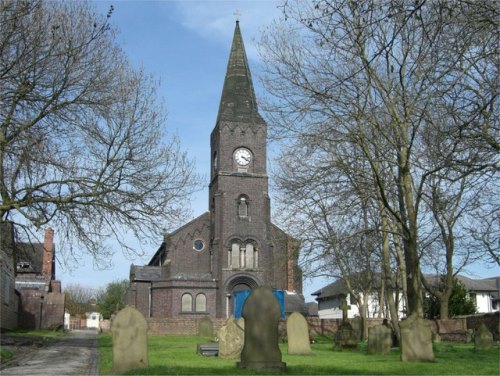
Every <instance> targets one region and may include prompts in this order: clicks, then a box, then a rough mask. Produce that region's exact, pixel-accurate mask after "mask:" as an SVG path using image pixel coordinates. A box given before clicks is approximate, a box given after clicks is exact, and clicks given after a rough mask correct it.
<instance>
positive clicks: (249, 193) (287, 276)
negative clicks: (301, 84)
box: [127, 21, 305, 319]
mask: <svg viewBox="0 0 500 376" xmlns="http://www.w3.org/2000/svg"><path fill="white" fill-rule="evenodd" d="M266 143H267V126H266V123H265V121H264V120H263V118H262V117H261V116H260V114H259V112H258V109H257V101H256V97H255V92H254V88H253V83H252V77H251V74H250V69H249V65H248V60H247V56H246V52H245V47H244V44H243V39H242V36H241V31H240V27H239V22H238V21H236V27H235V30H234V36H233V42H232V46H231V52H230V56H229V62H228V65H227V71H226V77H225V80H224V86H223V90H222V95H221V101H220V106H219V112H218V115H217V121H216V123H215V127H214V129H213V131H212V133H211V136H210V146H211V151H210V160H211V168H210V184H209V197H208V199H209V200H208V202H209V211H208V212H206V213H204V214H202V215H201V216H199V217H198V218H196V219H194V220H192V221H191V222H189V223H186V224H185V225H183V226H182V227H180V228H178V229H177V230H175V231H173V232H172V233H169V234H165V235H164V238H163V242H162V244H161V245H160V247H159V248H158V250H157V251H156V253H155V254H154V255H153V257H152V258H151V260H150V262H149V263H148V265H144V266H137V265H132V266H131V269H130V288H129V292H128V297H127V300H128V302H127V303H128V304H129V305H132V306H134V307H136V308H137V309H138V310H139V311H141V312H142V313H143V314H144V316H145V317H158V318H161V317H164V318H177V317H183V318H200V317H203V316H208V317H210V318H221V319H223V318H227V317H229V316H230V315H232V314H233V312H234V309H235V304H234V302H235V294H236V293H238V292H240V291H243V290H252V289H254V288H256V287H259V286H268V287H271V288H273V289H276V290H282V291H284V297H285V299H284V300H285V310H286V311H288V312H291V311H297V310H299V311H303V312H304V310H305V305H304V300H303V297H302V272H301V270H300V268H299V267H298V263H297V259H298V253H299V243H298V241H296V240H295V239H293V238H291V237H290V236H288V235H287V234H286V233H285V232H284V231H282V230H281V229H280V228H279V227H277V226H276V225H274V224H273V223H271V214H270V213H271V209H270V206H271V202H270V198H269V192H268V175H267V168H266V165H267V160H266V158H267V157H266V149H267V147H266ZM207 157H208V156H207Z"/></svg>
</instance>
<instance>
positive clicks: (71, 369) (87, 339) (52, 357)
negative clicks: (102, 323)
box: [0, 330, 99, 376]
mask: <svg viewBox="0 0 500 376" xmlns="http://www.w3.org/2000/svg"><path fill="white" fill-rule="evenodd" d="M98 358H99V349H98V345H97V333H96V331H95V330H74V331H72V332H70V333H69V334H68V336H66V337H64V338H61V339H58V340H56V341H54V342H52V343H50V344H49V345H47V346H44V347H42V348H40V349H38V350H36V351H33V352H31V353H29V354H27V355H26V356H23V354H19V357H16V359H17V363H18V365H17V366H15V367H9V368H5V369H2V370H1V371H0V374H1V375H2V376H3V375H23V376H31V375H44V376H59V375H90V376H95V375H98V365H97V362H98Z"/></svg>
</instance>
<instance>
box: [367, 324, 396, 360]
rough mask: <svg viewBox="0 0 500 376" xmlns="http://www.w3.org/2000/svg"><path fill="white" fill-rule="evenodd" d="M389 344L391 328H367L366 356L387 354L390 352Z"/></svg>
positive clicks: (384, 326) (390, 342)
mask: <svg viewBox="0 0 500 376" xmlns="http://www.w3.org/2000/svg"><path fill="white" fill-rule="evenodd" d="M391 344H392V330H391V328H389V327H388V326H386V325H383V324H382V325H376V326H372V327H371V328H368V354H374V355H385V354H388V353H389V352H390V351H391Z"/></svg>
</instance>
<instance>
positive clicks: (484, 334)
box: [474, 322, 493, 351]
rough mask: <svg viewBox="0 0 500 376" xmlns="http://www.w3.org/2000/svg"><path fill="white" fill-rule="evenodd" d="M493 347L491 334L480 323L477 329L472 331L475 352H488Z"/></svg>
mask: <svg viewBox="0 0 500 376" xmlns="http://www.w3.org/2000/svg"><path fill="white" fill-rule="evenodd" d="M492 346H493V334H491V332H490V331H489V330H488V328H487V327H486V325H485V324H484V322H483V323H481V325H480V326H479V328H477V329H476V330H475V331H474V347H475V349H476V350H480V351H482V350H488V349H490V348H491V347H492Z"/></svg>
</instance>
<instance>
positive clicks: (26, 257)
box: [15, 243, 43, 274]
mask: <svg viewBox="0 0 500 376" xmlns="http://www.w3.org/2000/svg"><path fill="white" fill-rule="evenodd" d="M15 247H16V263H17V271H18V273H36V274H41V273H42V265H43V244H42V243H16V245H15Z"/></svg>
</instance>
